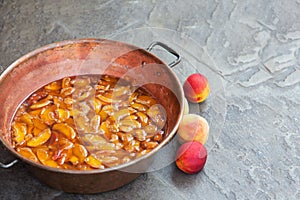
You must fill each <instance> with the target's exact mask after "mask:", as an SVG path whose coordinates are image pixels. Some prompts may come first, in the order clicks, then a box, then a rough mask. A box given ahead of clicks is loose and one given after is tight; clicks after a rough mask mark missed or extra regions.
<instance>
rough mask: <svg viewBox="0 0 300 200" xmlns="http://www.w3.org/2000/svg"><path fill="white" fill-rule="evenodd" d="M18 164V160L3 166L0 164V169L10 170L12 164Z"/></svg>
mask: <svg viewBox="0 0 300 200" xmlns="http://www.w3.org/2000/svg"><path fill="white" fill-rule="evenodd" d="M17 162H18V160H14V161H12V162H10V163H8V164H3V163H1V162H0V168H3V169H7V168H10V167H12V166H13V165H14V164H16V163H17Z"/></svg>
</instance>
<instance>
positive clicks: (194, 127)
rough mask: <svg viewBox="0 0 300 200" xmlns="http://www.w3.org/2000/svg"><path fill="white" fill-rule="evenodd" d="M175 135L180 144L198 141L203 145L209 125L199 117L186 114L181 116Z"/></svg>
mask: <svg viewBox="0 0 300 200" xmlns="http://www.w3.org/2000/svg"><path fill="white" fill-rule="evenodd" d="M177 134H178V140H179V142H180V143H184V142H190V141H198V142H200V143H201V144H205V143H206V141H207V138H208V134H209V125H208V123H207V121H206V119H205V118H203V117H201V116H200V115H197V114H187V115H184V116H183V118H182V120H181V122H180V124H179V128H178V130H177Z"/></svg>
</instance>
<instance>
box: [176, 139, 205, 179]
mask: <svg viewBox="0 0 300 200" xmlns="http://www.w3.org/2000/svg"><path fill="white" fill-rule="evenodd" d="M206 159H207V151H206V148H205V147H204V146H203V145H202V144H201V143H200V142H197V141H192V142H187V143H184V144H183V145H181V146H180V148H179V149H178V151H177V154H176V165H177V167H178V168H179V169H180V170H181V171H183V172H185V173H187V174H196V173H198V172H200V171H201V170H202V169H203V167H204V165H205V163H206Z"/></svg>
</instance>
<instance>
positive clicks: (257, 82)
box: [0, 0, 300, 200]
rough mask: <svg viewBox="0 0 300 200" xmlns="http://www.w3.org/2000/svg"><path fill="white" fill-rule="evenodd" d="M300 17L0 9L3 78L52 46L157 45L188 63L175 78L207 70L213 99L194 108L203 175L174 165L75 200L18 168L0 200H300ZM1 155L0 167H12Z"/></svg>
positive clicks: (190, 3) (281, 4)
mask: <svg viewBox="0 0 300 200" xmlns="http://www.w3.org/2000/svg"><path fill="white" fill-rule="evenodd" d="M299 18H300V1H299V0H286V1H281V0H271V1H262V0H251V1H250V0H244V1H238V0H225V1H221V0H214V1H212V0H187V1H172V0H165V1H162V0H145V1H142V0H126V1H121V0H107V1H104V0H98V1H96V0H93V1H79V0H76V1H72V0H66V1H58V0H55V1H39V0H35V1H33V0H28V1H21V0H19V1H17V0H0V65H1V69H2V70H4V69H5V68H6V67H7V66H9V64H11V63H12V62H13V61H14V60H16V59H17V58H19V57H20V56H22V55H24V54H25V53H27V52H29V51H31V50H34V49H36V48H38V47H40V46H43V45H45V44H48V43H51V42H55V41H60V40H65V39H72V38H82V37H97V38H113V39H120V40H122V39H124V41H129V42H133V43H136V44H139V45H142V46H143V45H145V44H144V42H145V43H148V42H149V41H150V40H151V39H157V38H158V37H159V36H161V39H162V40H163V41H164V42H167V43H170V44H172V45H173V46H175V47H176V49H177V50H178V51H180V52H182V53H183V54H184V59H185V60H184V62H183V63H181V65H180V66H179V67H178V68H177V69H175V70H177V71H176V73H177V74H178V76H181V79H184V77H185V76H186V75H187V74H189V73H191V72H194V71H201V72H202V71H204V73H207V74H208V77H209V79H210V80H211V82H212V85H213V90H212V92H214V93H213V94H214V95H212V97H211V99H209V100H208V101H207V102H206V103H205V104H201V105H200V106H198V105H197V106H196V105H191V108H192V112H200V114H203V115H204V116H205V117H207V118H208V120H209V122H210V125H211V127H212V129H213V131H212V132H211V135H210V139H209V142H208V144H207V145H208V148H209V155H208V161H207V164H206V166H205V169H204V170H203V171H202V172H201V173H199V174H197V175H186V174H183V173H182V172H180V171H179V170H178V169H177V168H176V166H175V164H174V163H170V164H169V165H167V166H165V167H163V168H161V169H159V170H156V171H153V172H149V173H145V174H144V175H142V176H141V177H139V178H138V179H136V180H135V181H134V182H132V183H131V184H129V185H126V186H124V187H122V188H120V189H118V190H115V191H111V192H106V193H102V194H96V195H78V194H67V193H64V192H61V191H58V190H54V189H51V188H49V187H48V186H46V185H43V184H41V183H40V182H39V181H38V180H36V179H35V178H34V177H32V176H31V175H30V174H29V172H28V171H27V170H26V168H25V166H24V164H23V163H18V164H17V165H15V166H14V167H12V168H10V169H0V199H180V200H182V199H300V134H299V132H300V131H299V121H300V114H299V113H300V112H299V111H300V100H299V95H300V83H299V82H300V78H299V76H300V21H299ZM147 27H152V28H147ZM138 28H142V29H138ZM158 28H164V29H163V30H162V29H158ZM170 31H174V32H176V34H174V35H176V36H174V37H175V39H173V40H172V39H171V37H169V36H168V34H170ZM132 32H133V33H134V34H135V37H134V38H132V37H130V36H131V35H130V34H129V35H128V34H126V33H132ZM141 33H143V34H150V36H149V37H147V38H146V39H145V38H144V39H145V40H144V39H141V38H143V37H141ZM183 35H184V37H183ZM128 36H129V37H128ZM178 38H179V39H178ZM148 40H149V41H148ZM176 41H179V42H182V43H181V44H180V45H178V46H176ZM193 41H194V42H195V43H193ZM196 43H197V44H198V46H197V45H196V46H193V45H195V44H196ZM143 47H144V46H143ZM185 50H187V51H189V52H192V54H193V55H195V56H196V58H198V59H196V60H194V61H192V58H191V57H189V56H188V53H185ZM210 61H212V62H211V63H207V62H210ZM202 62H203V63H207V66H208V67H201V66H206V65H202V64H201V63H202ZM189 63H194V65H193V66H195V67H191V66H192V65H191V66H188V67H187V65H189ZM199 63H200V64H199ZM198 64H199V66H198ZM181 67H183V68H181ZM218 81H219V82H218ZM222 83H223V86H224V87H222ZM199 108H200V109H199ZM223 122H224V123H223ZM0 149H1V151H0V160H1V161H2V162H9V161H10V160H12V159H13V157H12V156H11V155H10V154H9V152H7V151H6V150H5V149H4V148H3V146H2V145H1V147H0Z"/></svg>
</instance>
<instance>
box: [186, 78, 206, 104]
mask: <svg viewBox="0 0 300 200" xmlns="http://www.w3.org/2000/svg"><path fill="white" fill-rule="evenodd" d="M183 90H184V94H185V96H186V98H187V99H188V100H189V101H190V102H192V103H200V102H203V101H205V99H206V98H207V97H208V95H209V92H210V87H209V83H208V80H207V78H206V77H205V76H204V75H202V74H200V73H196V74H192V75H190V76H189V77H188V78H187V79H186V80H185V82H184V84H183Z"/></svg>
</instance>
